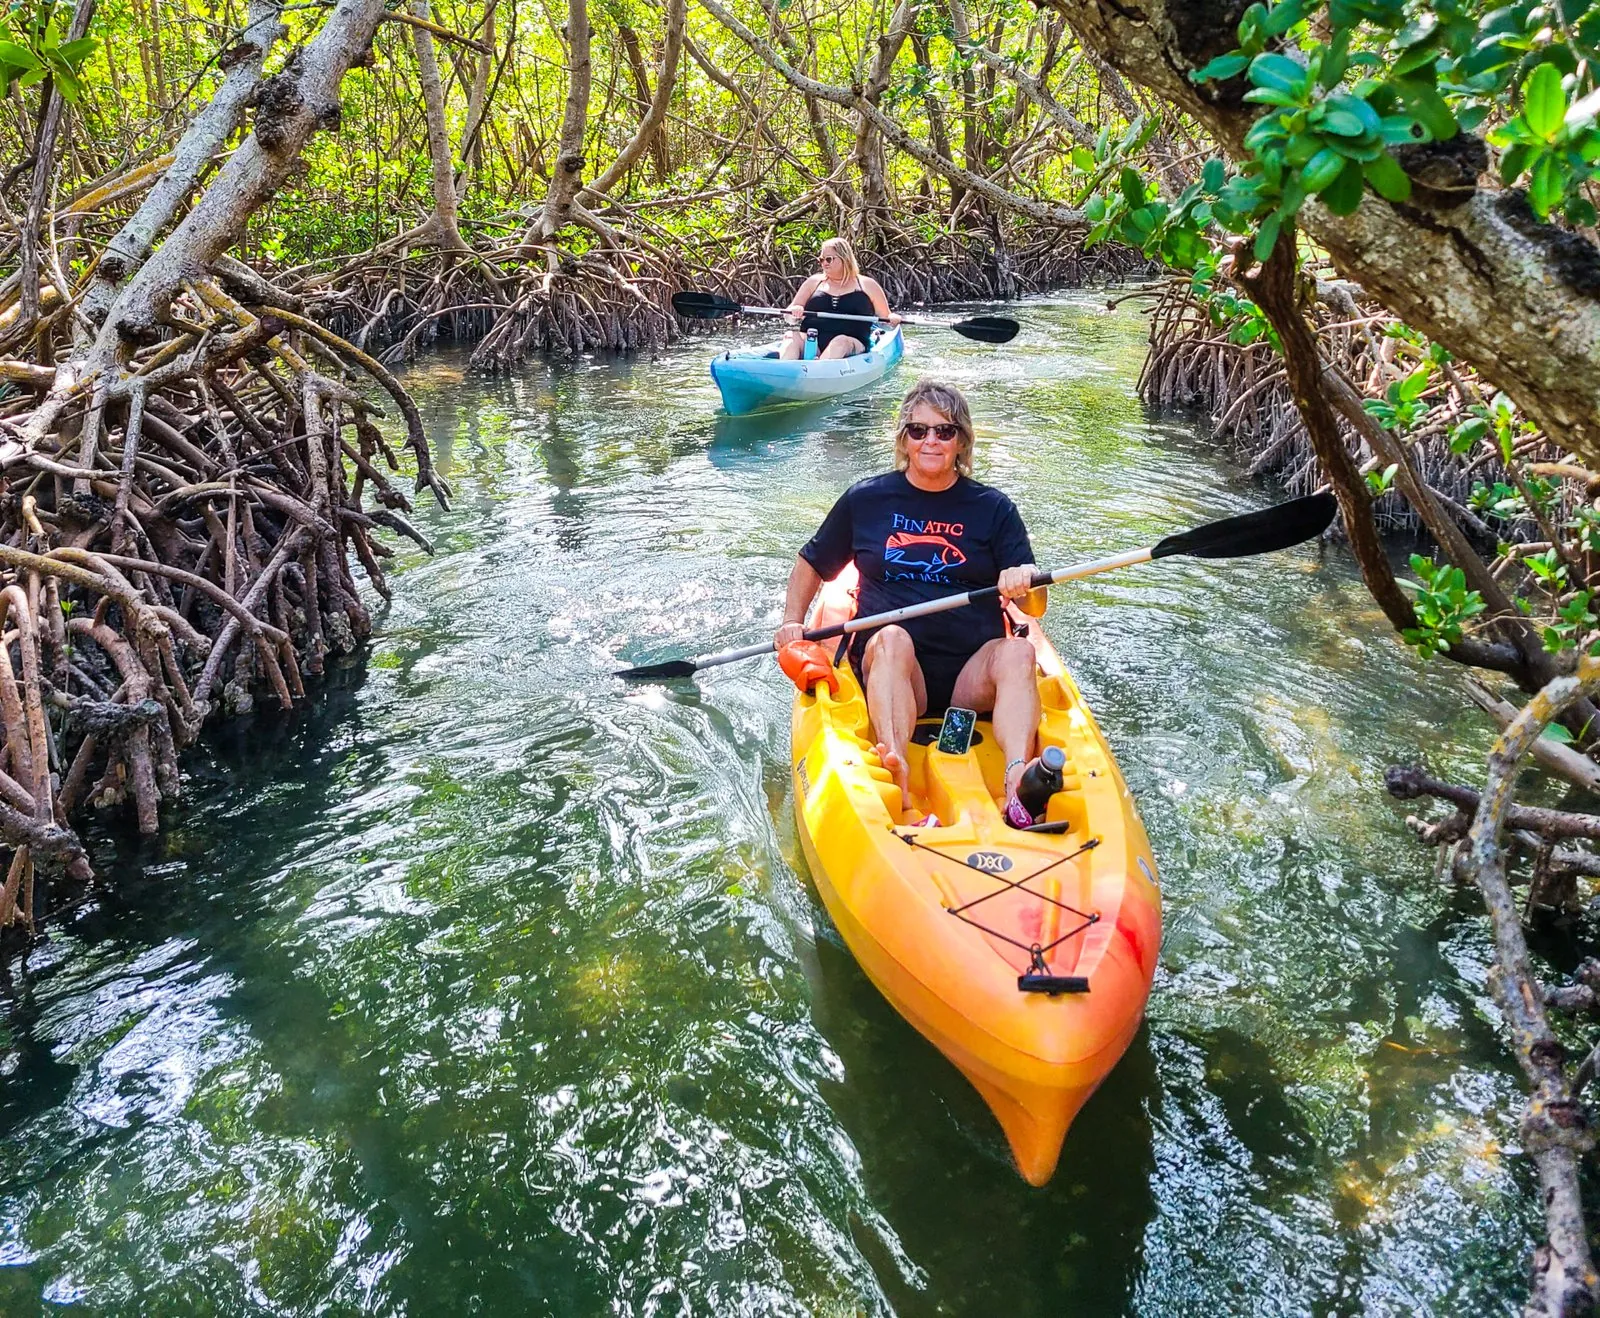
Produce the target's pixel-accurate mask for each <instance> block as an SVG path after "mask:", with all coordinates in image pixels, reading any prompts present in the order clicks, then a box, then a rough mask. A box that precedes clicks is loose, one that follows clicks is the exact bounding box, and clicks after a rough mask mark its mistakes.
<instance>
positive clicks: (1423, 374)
mask: <svg viewBox="0 0 1600 1318" xmlns="http://www.w3.org/2000/svg"><path fill="white" fill-rule="evenodd" d="M1431 378H1432V372H1431V371H1429V370H1428V368H1427V367H1426V366H1419V367H1417V369H1416V370H1414V371H1412V372H1411V374H1410V375H1408V376H1406V378H1405V379H1403V380H1400V381H1398V385H1399V387H1398V389H1397V390H1396V392H1397V393H1398V394H1399V396H1400V399H1401V401H1402V402H1407V403H1414V402H1416V401H1417V399H1419V398H1421V397H1422V395H1423V391H1424V390H1426V389H1427V387H1428V381H1429V380H1430V379H1431Z"/></svg>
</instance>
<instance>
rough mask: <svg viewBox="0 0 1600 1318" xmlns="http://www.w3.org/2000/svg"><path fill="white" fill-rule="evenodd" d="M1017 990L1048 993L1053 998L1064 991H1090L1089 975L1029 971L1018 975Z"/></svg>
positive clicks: (1020, 991)
mask: <svg viewBox="0 0 1600 1318" xmlns="http://www.w3.org/2000/svg"><path fill="white" fill-rule="evenodd" d="M1017 991H1018V992H1019V993H1047V994H1049V995H1050V996H1051V997H1052V998H1055V997H1059V996H1060V995H1061V994H1063V993H1087V992H1088V991H1089V977H1088V976H1087V975H1040V974H1035V973H1034V972H1033V971H1029V972H1028V973H1027V974H1026V975H1018V976H1017Z"/></svg>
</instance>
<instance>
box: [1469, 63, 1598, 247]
mask: <svg viewBox="0 0 1600 1318" xmlns="http://www.w3.org/2000/svg"><path fill="white" fill-rule="evenodd" d="M1585 58H1586V59H1587V58H1588V56H1586V57H1585ZM1582 85H1583V79H1580V77H1579V75H1578V74H1576V73H1571V74H1568V75H1566V76H1565V77H1563V76H1562V72H1561V69H1560V68H1559V67H1558V66H1557V65H1556V64H1555V63H1553V62H1548V63H1543V64H1539V65H1536V66H1535V67H1534V70H1533V72H1531V73H1530V74H1528V76H1527V78H1526V79H1525V80H1524V81H1523V83H1522V112H1521V113H1520V114H1518V115H1516V116H1515V117H1514V118H1512V119H1511V120H1510V122H1508V123H1506V124H1504V125H1502V126H1501V127H1499V128H1497V129H1495V130H1494V131H1493V132H1492V133H1490V134H1489V141H1490V142H1491V143H1493V144H1494V145H1495V146H1497V147H1500V148H1501V151H1502V155H1501V157H1500V178H1501V180H1502V181H1503V182H1505V183H1506V184H1508V185H1509V184H1512V183H1515V182H1516V181H1517V180H1518V179H1521V178H1524V177H1525V178H1526V179H1527V180H1528V204H1529V205H1530V206H1532V207H1533V211H1534V214H1536V215H1537V216H1539V218H1540V219H1544V218H1546V217H1547V216H1548V215H1549V214H1550V212H1551V211H1553V210H1557V209H1560V210H1561V211H1562V213H1563V214H1565V216H1566V217H1567V219H1568V220H1569V221H1570V222H1571V223H1573V224H1586V225H1592V224H1593V223H1594V222H1595V208H1594V204H1593V203H1592V202H1591V201H1590V200H1589V199H1588V198H1587V197H1585V196H1584V195H1583V194H1582V191H1581V189H1582V187H1583V185H1584V184H1585V183H1587V182H1588V181H1589V180H1590V179H1591V178H1593V177H1594V174H1595V162H1596V161H1597V160H1600V131H1596V127H1595V112H1596V110H1597V109H1600V93H1596V92H1595V91H1593V90H1592V89H1591V90H1588V91H1587V93H1586V94H1584V95H1582V96H1581V97H1579V98H1574V97H1573V95H1572V93H1574V92H1577V91H1578V90H1579V89H1580V87H1581V86H1582Z"/></svg>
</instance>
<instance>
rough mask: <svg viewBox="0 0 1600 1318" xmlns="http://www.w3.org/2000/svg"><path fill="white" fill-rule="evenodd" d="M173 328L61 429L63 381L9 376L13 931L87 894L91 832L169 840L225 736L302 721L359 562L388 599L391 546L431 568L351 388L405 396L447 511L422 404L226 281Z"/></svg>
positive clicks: (80, 401) (4, 605)
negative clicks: (38, 884)
mask: <svg viewBox="0 0 1600 1318" xmlns="http://www.w3.org/2000/svg"><path fill="white" fill-rule="evenodd" d="M168 320H169V324H170V326H171V327H172V328H171V332H170V333H167V334H164V335H162V336H160V337H157V338H154V339H153V340H152V341H151V342H149V343H147V344H146V345H145V346H144V347H143V348H141V349H140V350H139V351H138V352H137V353H135V355H134V358H133V360H132V361H131V362H130V363H129V364H128V366H127V368H126V375H125V377H124V379H125V381H126V387H125V388H122V389H120V390H118V391H117V396H116V397H111V396H109V395H110V394H111V390H109V389H108V388H107V387H105V386H104V385H100V384H96V383H95V382H94V381H93V380H89V381H86V382H84V384H83V385H82V386H80V387H77V388H72V387H70V386H68V387H67V388H66V389H65V393H66V394H67V402H66V404H65V406H64V407H62V406H61V397H62V393H63V389H62V387H61V386H59V385H58V383H57V378H56V372H55V371H54V370H52V369H50V368H48V367H46V368H38V367H28V366H26V365H25V363H23V362H16V361H10V360H0V378H3V379H4V381H5V383H4V384H3V385H0V632H3V635H4V644H5V646H6V661H5V662H3V663H0V734H3V744H0V840H3V841H4V843H5V844H6V845H7V846H8V847H9V848H10V849H11V850H10V854H9V857H8V859H7V860H6V861H4V862H0V863H4V864H5V865H6V866H7V873H6V879H5V882H4V885H3V887H0V927H3V926H5V925H8V924H12V923H21V924H22V925H24V926H30V927H31V924H32V922H33V920H34V917H35V913H36V911H35V885H34V875H35V870H36V867H37V866H38V865H39V863H40V862H45V861H48V862H50V863H51V864H52V865H54V866H56V867H57V868H65V869H66V870H67V871H68V872H70V873H71V874H72V875H74V876H75V877H76V878H79V879H83V878H87V877H89V875H90V869H89V865H88V861H87V858H86V857H85V854H84V850H83V846H82V843H81V841H80V839H79V837H78V834H77V832H76V831H75V828H74V822H73V821H74V819H75V818H76V817H77V816H78V815H79V814H81V812H82V811H83V810H84V809H86V808H90V807H93V808H96V809H101V810H112V809H118V810H121V809H125V810H127V811H129V812H131V814H132V816H133V817H134V819H135V820H136V821H137V824H138V827H139V829H140V831H141V832H144V833H152V832H154V831H155V830H156V829H157V827H158V825H159V819H160V806H161V803H162V802H163V801H164V800H168V799H170V798H171V797H172V796H173V794H174V793H175V792H176V791H177V789H178V761H177V756H178V752H179V751H180V750H181V749H182V748H183V747H184V746H186V745H188V744H189V743H191V742H192V741H194V739H195V737H196V735H197V734H198V733H199V731H200V729H201V727H202V725H203V724H204V722H205V720H206V719H207V718H208V717H211V716H212V715H214V714H216V713H217V712H218V711H222V710H226V711H230V712H236V711H241V710H244V709H246V708H248V707H249V706H250V704H251V703H252V701H254V700H256V699H258V698H260V697H263V696H264V697H265V698H266V699H267V700H269V701H271V702H273V703H275V704H277V705H281V706H283V707H285V708H287V707H289V706H290V705H292V704H293V703H294V702H295V701H296V700H298V699H300V698H301V697H302V696H303V695H304V694H305V680H306V678H307V677H309V676H311V675H315V674H317V673H320V672H321V671H322V670H323V667H324V664H325V663H326V662H327V659H328V657H329V656H330V655H332V654H337V653H340V652H344V651H349V650H351V649H353V648H354V647H355V646H356V645H357V643H358V642H359V641H360V640H361V639H362V638H363V637H365V636H367V635H368V634H369V633H370V631H371V629H372V620H371V617H370V616H369V612H368V609H367V606H366V604H365V603H364V602H363V600H362V597H361V592H360V591H359V590H358V588H357V585H356V581H355V579H354V576H353V574H352V562H353V561H354V562H358V563H359V564H360V565H361V567H362V569H364V571H365V573H366V575H367V577H368V578H369V579H370V581H371V583H372V585H373V587H374V588H375V589H376V590H377V591H378V593H379V594H380V595H384V596H387V593H388V591H387V587H386V585H385V581H384V574H383V569H382V560H383V559H384V558H386V557H388V556H390V555H391V554H392V553H393V550H392V549H391V548H389V547H388V546H386V545H385V544H384V543H383V542H382V541H381V540H380V539H379V538H378V537H377V535H376V534H375V532H376V531H377V529H378V528H379V527H387V528H388V529H390V530H392V531H396V532H398V533H400V534H401V535H405V536H409V537H410V538H412V539H413V540H415V541H417V543H419V544H421V545H422V546H423V547H424V548H427V545H426V541H425V540H424V539H423V538H422V536H421V535H420V534H418V533H417V532H416V531H415V530H414V528H412V526H411V525H410V523H409V522H408V521H407V520H406V514H407V513H409V512H410V511H411V503H410V500H409V499H408V497H407V496H406V494H404V493H403V492H402V491H401V490H400V489H399V488H397V486H396V485H395V483H394V482H393V480H392V479H391V474H392V473H393V472H395V471H396V470H397V469H398V467H399V459H398V455H397V454H396V452H395V451H394V450H393V448H392V447H391V446H390V444H389V443H388V442H387V441H386V439H385V437H384V435H383V433H382V432H381V431H380V429H379V427H378V425H377V424H376V418H377V417H378V416H380V415H381V413H380V410H379V408H378V407H377V405H376V404H375V403H374V402H373V401H371V399H370V398H369V397H368V396H367V394H366V393H365V392H361V391H358V390H357V389H356V388H355V387H354V383H355V382H356V381H358V380H359V381H362V382H364V383H365V384H367V385H368V386H369V387H370V384H371V381H372V380H373V379H374V378H375V379H376V380H377V381H378V382H379V383H380V384H381V385H382V386H383V387H384V388H386V389H388V390H389V391H390V393H391V394H392V395H393V398H394V401H395V402H396V403H397V404H398V406H399V409H400V411H401V412H402V414H403V415H404V417H405V420H406V425H407V431H408V435H409V447H410V449H411V452H412V454H413V456H414V458H415V463H416V468H417V473H418V484H419V488H420V487H421V486H428V487H431V488H432V489H433V491H434V492H435V493H436V494H437V495H438V496H439V497H440V498H441V499H442V498H443V497H444V494H445V488H444V486H443V484H442V483H441V482H440V481H439V480H438V479H437V477H436V476H435V475H434V474H433V471H432V467H431V465H430V463H429V460H428V450H427V445H426V441H425V439H424V437H423V433H422V428H421V421H420V418H419V417H418V416H417V414H416V411H415V408H414V407H413V406H412V405H411V403H410V400H409V399H408V398H407V397H406V395H405V393H404V391H403V390H401V388H400V386H399V385H398V383H397V382H395V381H394V378H393V377H392V376H391V375H389V373H388V371H387V370H385V369H384V368H382V367H381V366H379V365H378V364H377V363H376V362H374V361H372V360H371V359H370V358H368V357H367V356H366V354H364V353H362V352H361V351H360V350H358V349H356V348H354V347H353V346H352V345H350V344H348V343H345V342H343V341H341V340H340V339H339V338H338V337H337V336H335V335H333V334H332V333H331V332H329V331H328V330H326V329H325V328H323V327H321V326H319V325H317V324H316V323H314V322H313V321H311V320H309V319H307V318H305V317H303V316H300V315H299V314H298V313H296V312H294V311H292V310H290V309H288V307H287V306H282V307H279V306H259V305H258V306H255V307H248V306H246V305H244V304H243V303H241V302H240V301H237V300H235V299H234V298H233V297H232V296H231V295H230V294H229V293H227V292H225V291H224V290H223V289H222V287H221V286H220V285H219V284H217V283H215V282H212V281H202V282H198V283H195V284H191V285H190V286H189V287H188V288H187V290H186V291H185V292H184V294H183V295H182V296H181V297H179V298H178V299H177V300H176V301H175V302H174V304H173V306H172V308H171V312H170V314H169V317H168ZM50 332H51V331H50V324H49V313H48V312H47V313H46V316H45V320H44V321H42V322H41V324H40V325H39V326H38V327H36V335H42V336H44V338H45V339H46V340H47V341H48V338H49V335H50ZM40 355H43V354H40ZM46 405H54V406H56V408H57V415H56V417H55V420H54V423H53V424H52V426H51V427H50V429H49V430H48V432H47V433H46V434H45V435H44V436H43V437H42V438H41V437H40V436H39V435H38V434H37V433H30V431H29V428H28V427H29V422H30V420H31V419H33V418H34V417H35V416H36V415H37V414H38V413H39V411H40V409H41V408H43V407H45V406H46ZM369 498H370V500H371V504H370V506H369V504H368V500H369Z"/></svg>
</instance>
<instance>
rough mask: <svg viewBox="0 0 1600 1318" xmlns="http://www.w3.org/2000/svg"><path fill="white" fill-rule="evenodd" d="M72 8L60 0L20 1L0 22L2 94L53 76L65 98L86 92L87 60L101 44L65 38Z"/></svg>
mask: <svg viewBox="0 0 1600 1318" xmlns="http://www.w3.org/2000/svg"><path fill="white" fill-rule="evenodd" d="M71 23H72V7H71V6H70V5H66V4H61V3H57V0H32V3H29V2H28V0H20V2H19V3H13V4H12V5H10V6H9V7H8V8H7V9H6V11H5V14H4V22H3V25H0V34H5V35H0V93H3V92H7V91H9V90H10V89H11V86H12V84H13V83H14V84H16V86H17V87H18V88H19V89H20V88H24V87H31V86H33V85H34V84H35V83H37V82H42V81H44V79H46V78H49V79H50V80H51V81H52V82H53V83H54V85H55V88H56V90H57V91H59V92H60V93H61V95H62V97H63V98H64V99H66V100H67V101H68V102H69V103H73V104H76V103H77V101H78V100H79V98H80V97H81V96H82V95H83V83H82V81H81V80H80V77H79V74H80V71H81V70H82V68H83V62H84V61H85V60H86V59H88V58H89V56H90V55H92V54H93V53H94V51H95V48H96V47H97V46H98V45H99V44H100V42H99V40H98V39H97V38H95V37H81V38H79V39H78V40H77V41H65V40H63V38H64V37H65V36H66V34H67V29H68V27H69V26H70V25H71Z"/></svg>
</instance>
